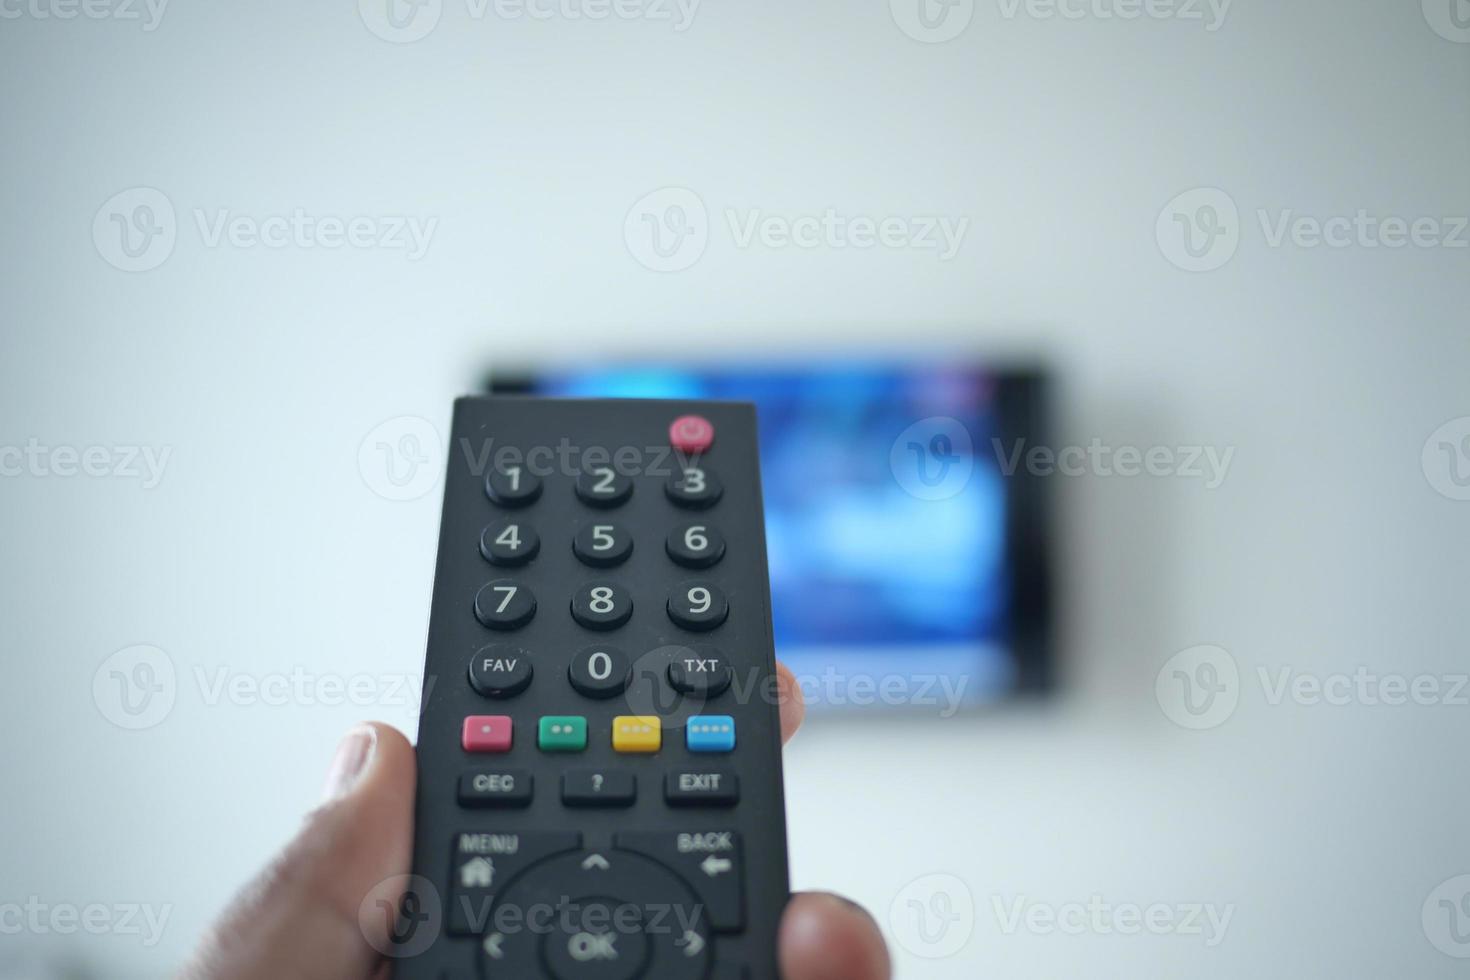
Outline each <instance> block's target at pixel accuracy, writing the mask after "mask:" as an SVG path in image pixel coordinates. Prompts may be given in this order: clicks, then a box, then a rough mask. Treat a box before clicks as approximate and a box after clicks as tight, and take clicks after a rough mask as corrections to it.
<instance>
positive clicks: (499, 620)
mask: <svg viewBox="0 0 1470 980" xmlns="http://www.w3.org/2000/svg"><path fill="white" fill-rule="evenodd" d="M534 615H536V597H535V596H533V595H532V594H531V590H530V589H528V588H526V587H525V586H524V585H522V584H521V583H519V582H517V581H515V580H514V579H509V578H498V579H495V580H494V581H492V582H488V583H486V584H485V585H484V586H483V587H482V588H481V589H480V591H479V593H478V594H477V595H476V596H475V618H476V619H478V620H479V621H480V622H481V623H483V624H484V625H486V626H488V627H490V628H491V629H493V630H513V629H519V628H521V627H522V626H525V625H526V624H527V623H529V622H530V621H531V617H532V616H534Z"/></svg>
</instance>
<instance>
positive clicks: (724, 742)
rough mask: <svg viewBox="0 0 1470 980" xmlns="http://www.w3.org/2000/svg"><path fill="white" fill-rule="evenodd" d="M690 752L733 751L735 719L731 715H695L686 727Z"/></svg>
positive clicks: (686, 738)
mask: <svg viewBox="0 0 1470 980" xmlns="http://www.w3.org/2000/svg"><path fill="white" fill-rule="evenodd" d="M684 738H685V744H687V745H688V746H689V751H690V752H732V751H734V749H735V719H734V718H731V717H730V716H729V715H695V716H694V717H693V718H690V719H689V724H688V725H686V726H685V728H684Z"/></svg>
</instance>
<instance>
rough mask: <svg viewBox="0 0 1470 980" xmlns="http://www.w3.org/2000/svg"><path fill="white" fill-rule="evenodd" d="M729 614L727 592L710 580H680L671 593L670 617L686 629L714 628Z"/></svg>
mask: <svg viewBox="0 0 1470 980" xmlns="http://www.w3.org/2000/svg"><path fill="white" fill-rule="evenodd" d="M729 614H730V603H729V602H727V601H726V600H725V593H723V592H721V591H720V588H719V586H717V585H713V584H711V583H709V582H698V581H690V582H680V583H679V584H678V585H676V586H674V591H673V592H671V593H669V618H670V619H672V620H673V621H674V624H675V625H676V626H682V627H684V628H685V629H686V630H698V631H700V632H703V631H704V630H712V629H714V628H715V627H716V626H718V625H720V624H721V623H723V622H724V621H725V617H726V616H728V615H729Z"/></svg>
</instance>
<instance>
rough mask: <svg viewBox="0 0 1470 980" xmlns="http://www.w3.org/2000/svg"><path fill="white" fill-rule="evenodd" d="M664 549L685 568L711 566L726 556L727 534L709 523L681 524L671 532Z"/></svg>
mask: <svg viewBox="0 0 1470 980" xmlns="http://www.w3.org/2000/svg"><path fill="white" fill-rule="evenodd" d="M664 550H666V551H667V552H668V553H669V557H670V558H672V559H673V560H674V561H676V562H678V563H679V564H680V565H683V566H684V567H685V568H709V567H710V566H711V565H713V564H715V563H716V562H718V561H719V560H720V559H721V558H723V557H725V536H724V535H722V534H721V533H720V532H719V531H716V530H715V529H714V528H712V527H710V526H709V525H708V524H681V525H679V526H678V527H676V528H674V529H673V530H672V531H670V532H669V540H668V541H667V542H665V544H664Z"/></svg>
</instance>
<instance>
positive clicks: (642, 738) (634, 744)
mask: <svg viewBox="0 0 1470 980" xmlns="http://www.w3.org/2000/svg"><path fill="white" fill-rule="evenodd" d="M612 743H613V751H614V752H633V753H639V754H647V753H651V752H657V751H658V750H659V748H660V747H662V745H663V729H662V728H660V727H659V720H658V716H657V715H618V716H617V717H616V718H614V719H613V729H612Z"/></svg>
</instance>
